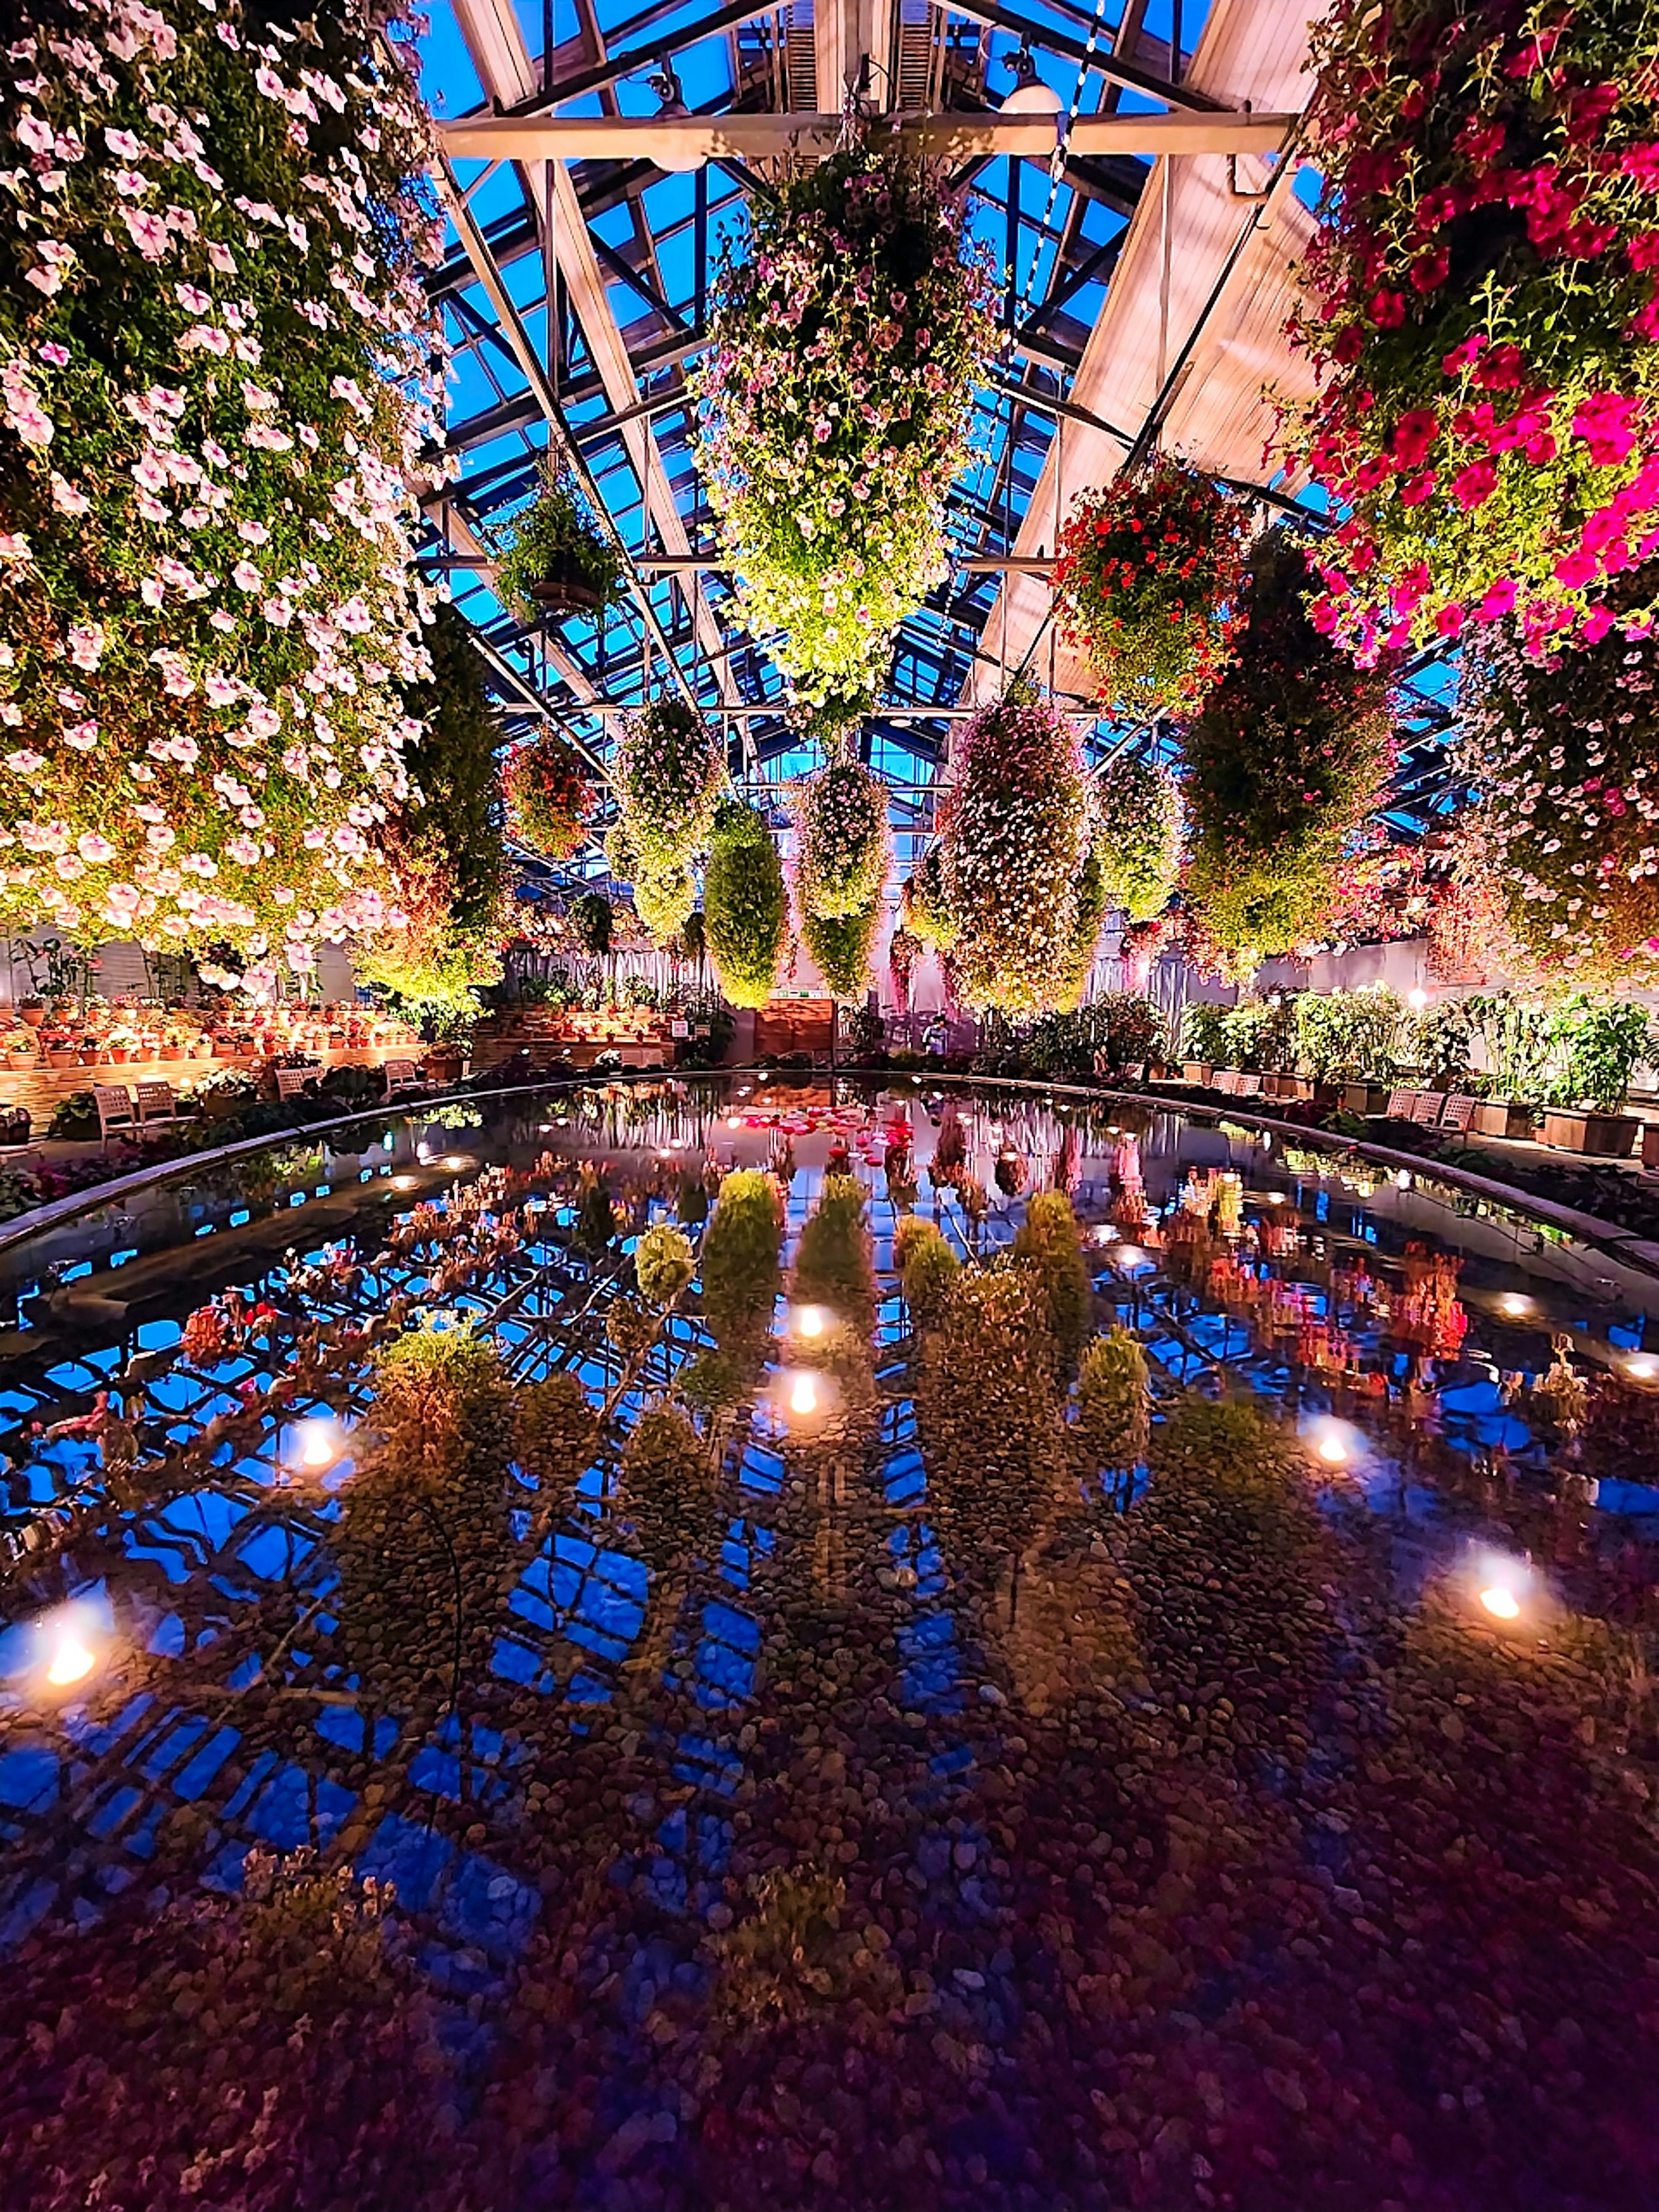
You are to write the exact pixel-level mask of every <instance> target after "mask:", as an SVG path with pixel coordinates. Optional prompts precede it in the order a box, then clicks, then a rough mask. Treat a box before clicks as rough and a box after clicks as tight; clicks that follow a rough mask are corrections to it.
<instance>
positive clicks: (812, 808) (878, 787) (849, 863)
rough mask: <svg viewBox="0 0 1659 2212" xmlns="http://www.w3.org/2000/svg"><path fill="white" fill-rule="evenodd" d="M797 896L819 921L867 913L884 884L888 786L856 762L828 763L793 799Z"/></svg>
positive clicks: (888, 845) (806, 911) (888, 842)
mask: <svg viewBox="0 0 1659 2212" xmlns="http://www.w3.org/2000/svg"><path fill="white" fill-rule="evenodd" d="M795 829H796V835H797V836H798V838H799V846H798V849H797V858H796V870H797V875H796V893H797V897H798V899H799V904H800V908H801V911H802V913H803V914H806V915H813V916H815V917H816V918H817V919H819V920H823V921H833V920H837V919H847V918H849V917H851V916H852V915H858V914H865V913H867V912H868V911H869V910H870V908H872V907H873V906H874V905H875V903H876V901H877V900H878V898H879V897H880V896H881V893H882V890H883V888H884V884H886V881H887V861H888V856H889V854H890V850H891V843H892V841H891V839H890V836H889V835H888V829H887V786H886V784H885V783H884V782H883V781H882V779H881V778H880V776H878V775H876V774H875V772H874V771H873V770H872V769H867V768H866V767H865V766H864V764H863V763H862V762H861V761H856V760H845V759H843V760H832V761H831V762H830V763H829V766H828V767H827V768H824V769H820V770H819V772H818V774H817V775H815V776H811V777H810V778H809V779H808V780H807V781H806V782H805V783H804V784H802V785H801V787H800V788H799V792H798V793H797V795H796V799H795Z"/></svg>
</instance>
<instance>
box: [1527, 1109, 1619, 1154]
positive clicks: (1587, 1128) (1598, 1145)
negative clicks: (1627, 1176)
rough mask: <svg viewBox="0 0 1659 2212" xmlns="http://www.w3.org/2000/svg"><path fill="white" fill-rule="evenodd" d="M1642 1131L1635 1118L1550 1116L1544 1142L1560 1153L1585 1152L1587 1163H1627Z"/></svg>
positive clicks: (1605, 1115)
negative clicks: (1592, 1160)
mask: <svg viewBox="0 0 1659 2212" xmlns="http://www.w3.org/2000/svg"><path fill="white" fill-rule="evenodd" d="M1639 1127H1641V1124H1640V1123H1639V1122H1638V1121H1637V1119H1636V1116H1635V1115H1633V1114H1563V1113H1555V1112H1547V1113H1546V1115H1544V1142H1545V1143H1546V1144H1547V1145H1550V1146H1553V1147H1554V1149H1555V1150H1556V1151H1557V1152H1582V1153H1583V1155H1584V1157H1585V1158H1587V1159H1595V1160H1625V1159H1628V1158H1630V1153H1631V1147H1632V1145H1634V1144H1635V1142H1636V1132H1637V1130H1638V1128H1639Z"/></svg>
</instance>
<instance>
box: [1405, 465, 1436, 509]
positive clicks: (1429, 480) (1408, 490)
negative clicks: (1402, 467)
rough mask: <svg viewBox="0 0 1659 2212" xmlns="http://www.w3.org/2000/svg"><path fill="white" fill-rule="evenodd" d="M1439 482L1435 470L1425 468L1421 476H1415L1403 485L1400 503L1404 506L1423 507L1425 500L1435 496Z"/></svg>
mask: <svg viewBox="0 0 1659 2212" xmlns="http://www.w3.org/2000/svg"><path fill="white" fill-rule="evenodd" d="M1437 482H1438V479H1437V477H1436V475H1435V473H1434V471H1433V470H1432V469H1425V470H1424V471H1423V473H1422V475H1421V476H1417V477H1412V479H1411V481H1410V482H1409V483H1403V484H1401V487H1400V504H1401V506H1402V507H1421V506H1422V504H1423V502H1424V501H1425V500H1429V499H1432V498H1433V497H1434V494H1435V487H1436V484H1437Z"/></svg>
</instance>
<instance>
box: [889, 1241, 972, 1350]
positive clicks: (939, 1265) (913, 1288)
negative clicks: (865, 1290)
mask: <svg viewBox="0 0 1659 2212" xmlns="http://www.w3.org/2000/svg"><path fill="white" fill-rule="evenodd" d="M910 1218H911V1219H912V1220H913V1221H914V1220H915V1215H914V1214H913V1215H912V1216H911V1217H910ZM916 1226H917V1228H918V1229H920V1230H921V1231H922V1232H923V1233H922V1234H921V1236H920V1237H913V1238H911V1239H910V1240H909V1241H908V1245H907V1248H906V1252H905V1257H904V1265H903V1269H902V1273H901V1276H900V1283H901V1285H902V1289H903V1291H904V1303H905V1304H906V1305H907V1306H908V1307H909V1309H910V1312H911V1315H912V1316H913V1318H914V1319H915V1322H917V1323H918V1324H919V1325H920V1326H921V1327H922V1328H930V1327H932V1326H933V1324H934V1323H935V1322H938V1321H939V1318H940V1316H942V1315H943V1314H944V1313H945V1311H946V1310H948V1308H949V1305H950V1303H951V1296H952V1293H953V1292H954V1291H955V1289H956V1286H957V1281H958V1279H960V1277H961V1274H962V1262H961V1261H960V1260H958V1259H957V1255H956V1254H955V1253H954V1252H953V1251H952V1250H951V1247H950V1245H949V1244H948V1243H946V1242H945V1237H943V1236H942V1235H941V1233H940V1232H939V1230H937V1229H936V1228H935V1227H934V1226H933V1223H932V1222H931V1221H917V1222H916Z"/></svg>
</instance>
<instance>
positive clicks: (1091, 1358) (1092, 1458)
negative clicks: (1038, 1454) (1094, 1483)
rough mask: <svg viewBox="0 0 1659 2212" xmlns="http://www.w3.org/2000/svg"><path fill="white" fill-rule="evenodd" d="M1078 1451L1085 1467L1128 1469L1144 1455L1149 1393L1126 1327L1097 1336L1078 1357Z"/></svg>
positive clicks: (1142, 1354) (1136, 1345)
mask: <svg viewBox="0 0 1659 2212" xmlns="http://www.w3.org/2000/svg"><path fill="white" fill-rule="evenodd" d="M1077 1397H1078V1421H1077V1442H1078V1448H1079V1451H1080V1453H1081V1454H1082V1455H1083V1457H1084V1460H1085V1462H1086V1463H1087V1465H1088V1466H1089V1467H1090V1468H1093V1469H1096V1470H1098V1469H1099V1468H1131V1467H1135V1466H1138V1465H1139V1462H1141V1461H1142V1460H1143V1459H1144V1458H1145V1457H1146V1438H1147V1431H1148V1420H1149V1416H1150V1413H1151V1407H1152V1392H1151V1389H1150V1388H1149V1386H1148V1382H1147V1374H1146V1353H1145V1352H1143V1351H1142V1350H1141V1348H1140V1343H1139V1339H1138V1338H1137V1337H1136V1336H1135V1335H1134V1334H1133V1332H1132V1331H1130V1330H1128V1329H1127V1328H1114V1329H1112V1330H1110V1331H1109V1333H1108V1334H1106V1335H1104V1336H1097V1337H1096V1338H1095V1340H1094V1341H1093V1342H1092V1343H1091V1345H1089V1346H1088V1347H1087V1349H1086V1350H1085V1352H1084V1354H1083V1358H1082V1361H1081V1364H1079V1369H1078V1383H1077Z"/></svg>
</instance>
